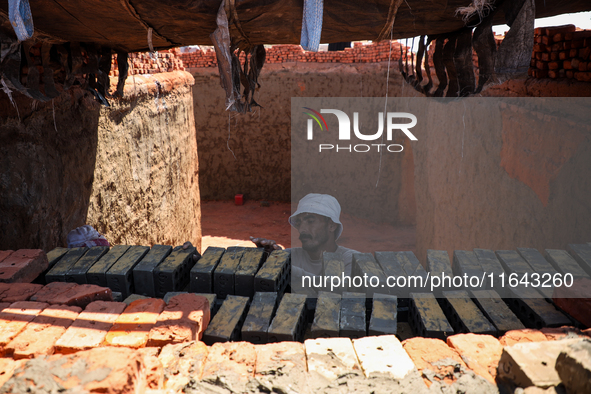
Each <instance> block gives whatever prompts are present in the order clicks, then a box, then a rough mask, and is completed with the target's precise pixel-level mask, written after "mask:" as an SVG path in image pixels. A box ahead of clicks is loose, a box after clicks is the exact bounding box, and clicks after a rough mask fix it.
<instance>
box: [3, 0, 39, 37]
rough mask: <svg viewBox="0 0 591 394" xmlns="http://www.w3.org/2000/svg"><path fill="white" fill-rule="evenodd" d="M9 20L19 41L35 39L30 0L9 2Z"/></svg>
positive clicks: (12, 0) (10, 0) (9, 0)
mask: <svg viewBox="0 0 591 394" xmlns="http://www.w3.org/2000/svg"><path fill="white" fill-rule="evenodd" d="M8 18H9V19H10V23H11V24H12V28H13V29H14V32H15V33H16V37H17V38H18V40H19V41H25V40H28V39H29V38H31V37H33V33H34V31H35V29H34V27H33V16H32V15H31V7H30V6H29V1H28V0H8Z"/></svg>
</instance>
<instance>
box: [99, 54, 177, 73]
mask: <svg viewBox="0 0 591 394" xmlns="http://www.w3.org/2000/svg"><path fill="white" fill-rule="evenodd" d="M179 54H180V50H179V49H178V48H173V49H167V50H164V51H157V52H154V53H151V52H141V53H140V52H136V53H130V54H129V59H128V64H129V70H128V75H137V74H157V73H164V72H171V71H177V70H180V71H184V70H185V67H184V65H183V61H182V60H181V58H180V56H179ZM109 75H110V76H112V77H116V76H118V75H119V70H118V65H117V56H113V57H112V60H111V72H110V73H109Z"/></svg>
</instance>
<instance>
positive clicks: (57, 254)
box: [47, 247, 70, 269]
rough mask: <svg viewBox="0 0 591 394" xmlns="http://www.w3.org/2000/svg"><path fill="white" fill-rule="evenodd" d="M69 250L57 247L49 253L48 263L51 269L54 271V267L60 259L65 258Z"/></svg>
mask: <svg viewBox="0 0 591 394" xmlns="http://www.w3.org/2000/svg"><path fill="white" fill-rule="evenodd" d="M68 250H70V249H68V248H61V247H57V248H55V249H53V250H52V251H50V252H48V253H47V261H48V262H49V269H52V268H53V266H54V265H55V264H56V263H57V262H58V261H60V259H61V258H62V257H64V256H65V255H66V253H68Z"/></svg>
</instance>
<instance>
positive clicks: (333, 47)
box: [328, 41, 351, 52]
mask: <svg viewBox="0 0 591 394" xmlns="http://www.w3.org/2000/svg"><path fill="white" fill-rule="evenodd" d="M345 48H351V41H346V42H333V43H332V44H328V51H329V52H336V51H344V50H345Z"/></svg>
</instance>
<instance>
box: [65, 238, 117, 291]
mask: <svg viewBox="0 0 591 394" xmlns="http://www.w3.org/2000/svg"><path fill="white" fill-rule="evenodd" d="M108 251H109V247H108V246H93V247H92V248H90V249H88V251H87V252H86V254H85V255H84V256H83V257H81V258H80V260H78V261H77V262H76V263H75V264H74V265H73V266H72V267H71V268H70V269H69V270H68V273H67V274H66V282H73V283H78V284H79V285H83V284H86V283H88V282H87V280H86V273H87V272H88V270H89V269H90V268H91V267H92V266H93V265H94V264H95V263H96V262H97V261H98V260H99V259H100V258H101V257H103V256H104V255H105V253H107V252H108Z"/></svg>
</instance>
